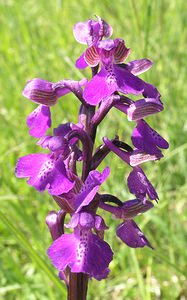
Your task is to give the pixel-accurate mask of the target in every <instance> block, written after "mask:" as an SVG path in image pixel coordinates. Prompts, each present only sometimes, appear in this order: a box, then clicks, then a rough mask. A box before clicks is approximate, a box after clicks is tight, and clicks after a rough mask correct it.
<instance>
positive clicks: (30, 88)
mask: <svg viewBox="0 0 187 300" xmlns="http://www.w3.org/2000/svg"><path fill="white" fill-rule="evenodd" d="M52 85H53V84H52V82H49V81H47V80H43V79H40V78H34V79H32V80H30V81H28V82H27V84H26V86H25V88H24V90H23V96H24V97H26V98H28V99H30V100H31V101H33V102H35V103H38V104H43V105H46V106H52V105H54V104H55V103H56V102H57V98H58V97H57V95H56V92H55V90H54V89H53V88H52Z"/></svg>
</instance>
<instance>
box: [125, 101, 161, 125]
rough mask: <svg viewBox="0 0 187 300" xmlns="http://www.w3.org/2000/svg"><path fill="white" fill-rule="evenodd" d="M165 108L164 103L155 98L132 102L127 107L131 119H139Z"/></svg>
mask: <svg viewBox="0 0 187 300" xmlns="http://www.w3.org/2000/svg"><path fill="white" fill-rule="evenodd" d="M163 109H164V106H163V104H162V103H161V102H160V101H159V100H155V99H151V98H149V99H141V100H138V101H136V102H135V103H133V104H131V105H130V106H129V108H128V109H127V116H128V120H129V121H138V120H140V119H143V118H145V117H148V116H150V115H153V114H156V113H158V112H160V111H162V110H163Z"/></svg>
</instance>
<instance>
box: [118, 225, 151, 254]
mask: <svg viewBox="0 0 187 300" xmlns="http://www.w3.org/2000/svg"><path fill="white" fill-rule="evenodd" d="M116 233H117V236H118V237H119V238H120V239H121V240H122V241H123V242H124V243H125V244H127V246H129V247H131V248H142V247H144V246H148V247H150V248H153V247H152V246H151V244H150V243H149V241H148V240H147V238H146V237H145V235H144V234H143V232H142V231H141V230H140V228H139V227H138V226H137V225H136V223H135V222H134V221H133V220H130V221H125V222H123V223H122V224H120V225H119V226H118V227H117V229H116Z"/></svg>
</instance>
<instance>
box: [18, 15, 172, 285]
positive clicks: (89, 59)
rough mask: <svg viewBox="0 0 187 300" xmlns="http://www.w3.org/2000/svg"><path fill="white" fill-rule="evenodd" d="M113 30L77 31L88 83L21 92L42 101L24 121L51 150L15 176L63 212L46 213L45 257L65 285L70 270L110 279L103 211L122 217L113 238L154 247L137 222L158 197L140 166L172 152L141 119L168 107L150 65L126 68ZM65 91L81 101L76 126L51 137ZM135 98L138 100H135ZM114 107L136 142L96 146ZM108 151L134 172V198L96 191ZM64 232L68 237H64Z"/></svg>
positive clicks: (86, 27) (96, 23)
mask: <svg viewBox="0 0 187 300" xmlns="http://www.w3.org/2000/svg"><path fill="white" fill-rule="evenodd" d="M112 31H113V30H112V27H111V26H110V25H108V24H107V23H106V22H105V21H104V20H102V19H101V18H100V17H97V20H88V21H87V22H79V23H77V24H76V25H75V26H74V31H73V32H74V36H75V39H76V40H77V41H78V42H80V43H82V44H85V45H86V49H85V51H84V52H83V54H82V55H81V56H80V57H79V58H78V59H77V61H76V67H77V68H79V69H84V68H86V67H91V70H92V79H91V80H90V81H89V80H88V79H87V78H84V79H82V80H81V81H75V80H71V79H64V80H61V81H59V82H56V83H53V82H49V81H47V80H43V79H40V78H35V79H32V80H30V81H29V82H27V84H26V87H25V89H24V91H23V95H24V96H25V97H27V98H28V99H29V100H31V101H33V102H35V103H37V104H38V106H37V108H36V109H35V110H34V111H33V112H31V114H30V115H29V116H28V117H27V125H28V127H29V133H30V135H32V136H33V137H35V138H37V139H39V140H38V141H37V145H39V146H41V147H42V148H45V149H47V151H48V153H34V154H29V155H26V156H23V157H21V158H20V159H19V160H18V162H17V165H16V176H17V177H19V178H28V181H27V183H28V184H29V185H31V186H33V187H34V188H35V189H37V190H38V191H39V192H43V191H45V190H47V191H48V193H49V194H50V195H51V196H52V199H53V200H54V201H56V203H57V204H58V206H59V208H60V210H59V211H51V212H49V214H48V216H47V218H46V223H47V225H48V228H49V231H50V233H51V236H52V239H53V243H52V245H51V246H50V247H49V249H48V251H47V254H48V256H49V258H50V260H51V262H52V264H53V265H54V266H55V267H56V268H57V269H58V270H59V276H60V278H63V279H64V280H66V274H67V272H68V270H70V271H71V272H74V273H85V274H88V275H89V276H90V277H94V278H96V279H97V280H101V279H103V278H106V277H107V275H108V273H109V268H108V266H109V263H110V262H111V260H112V258H113V252H112V250H111V248H110V246H109V245H108V243H107V242H105V241H104V231H105V230H107V229H108V227H107V225H106V224H105V222H104V219H103V218H102V217H101V216H99V215H98V214H97V209H98V208H100V210H104V211H107V212H109V213H111V214H112V215H114V216H115V217H116V218H118V219H121V222H122V223H120V224H119V225H118V227H117V229H116V234H117V236H118V237H119V238H120V239H121V240H122V241H123V242H124V243H125V244H126V245H128V246H129V247H133V248H137V247H144V246H148V247H152V246H151V244H150V242H149V241H148V239H147V238H146V237H145V235H144V234H143V233H142V231H141V230H140V228H139V227H138V225H137V224H136V223H135V221H134V218H135V217H136V216H137V215H139V214H140V213H144V212H146V211H147V210H149V209H151V208H152V207H153V206H154V205H153V200H156V201H157V199H158V195H157V192H156V190H155V188H154V187H153V185H152V184H151V182H150V181H149V179H148V178H147V176H146V174H145V173H144V171H143V169H142V168H141V166H140V165H141V164H142V163H144V162H147V161H155V160H159V159H161V158H162V157H163V154H162V152H161V149H166V148H168V143H167V141H166V140H165V139H164V138H163V137H162V136H161V135H160V134H158V133H157V132H156V131H155V130H154V129H152V128H151V127H150V126H149V124H148V123H147V122H146V121H145V120H144V118H146V117H147V116H150V115H152V114H156V113H158V112H160V111H162V110H163V103H162V102H161V100H160V98H161V95H160V93H159V92H158V90H157V89H156V87H154V86H153V85H152V84H150V83H147V82H145V81H143V80H142V79H141V78H139V77H138V75H139V74H141V73H143V72H145V71H147V70H148V69H149V68H151V66H152V65H153V63H152V62H151V61H150V60H148V59H145V58H144V59H139V60H134V61H131V62H127V63H124V61H125V60H126V59H127V58H128V56H129V54H130V49H129V48H127V47H126V45H125V42H124V40H122V39H119V38H117V39H114V40H112V39H109V38H110V36H111V35H112ZM68 93H73V94H74V95H75V97H76V98H77V99H78V101H80V110H79V116H78V123H77V124H72V123H66V124H60V125H59V126H58V127H57V128H54V130H53V135H46V132H47V130H48V129H49V128H50V127H51V124H52V122H51V113H50V109H51V107H52V106H53V105H56V104H57V102H58V100H59V99H60V98H61V97H63V96H64V95H66V94H68ZM130 95H136V96H137V98H138V99H137V100H136V101H134V100H132V99H131V98H129V97H130ZM112 108H113V109H117V110H120V111H122V112H123V113H124V114H125V115H126V116H127V120H128V121H132V122H135V128H134V130H133V132H132V136H131V140H132V145H128V144H127V143H125V142H124V141H121V140H120V139H119V137H118V136H117V135H116V136H115V137H114V139H112V140H109V139H108V138H107V137H103V142H102V144H101V146H100V147H98V148H97V149H95V147H94V142H95V137H96V132H97V127H98V125H99V124H100V123H101V122H102V120H103V119H104V118H105V117H106V116H107V114H108V112H109V111H110V109H112ZM80 143H81V145H82V146H81V147H80ZM110 152H114V153H115V154H116V155H117V156H119V158H120V159H121V160H122V161H123V162H124V163H126V164H127V165H128V166H129V167H130V174H129V176H128V179H127V185H128V188H129V191H130V193H131V194H133V195H134V199H132V200H128V201H125V202H123V201H121V200H120V199H118V198H117V197H115V196H113V195H110V194H101V193H99V192H98V191H99V188H100V186H101V185H102V184H103V183H104V181H105V180H106V179H107V177H108V176H109V174H110V169H109V167H106V168H105V169H104V170H103V172H101V173H100V172H99V171H98V170H97V168H98V166H99V165H100V164H101V162H103V160H104V158H105V157H106V156H107V155H108V154H109V153H110ZM78 164H80V165H81V166H82V172H80V171H79V172H78V171H77V169H79V170H80V167H79V168H77V165H78ZM67 214H69V215H70V221H69V223H68V224H66V223H65V218H66V216H67ZM65 228H68V232H70V233H65Z"/></svg>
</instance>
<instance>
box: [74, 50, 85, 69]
mask: <svg viewBox="0 0 187 300" xmlns="http://www.w3.org/2000/svg"><path fill="white" fill-rule="evenodd" d="M84 56H85V52H84V53H83V54H81V56H80V57H79V58H78V59H77V60H76V63H75V66H76V67H77V68H78V69H85V68H87V67H88V64H87V62H86V61H85V59H84Z"/></svg>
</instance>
